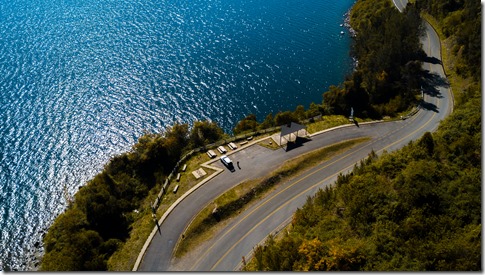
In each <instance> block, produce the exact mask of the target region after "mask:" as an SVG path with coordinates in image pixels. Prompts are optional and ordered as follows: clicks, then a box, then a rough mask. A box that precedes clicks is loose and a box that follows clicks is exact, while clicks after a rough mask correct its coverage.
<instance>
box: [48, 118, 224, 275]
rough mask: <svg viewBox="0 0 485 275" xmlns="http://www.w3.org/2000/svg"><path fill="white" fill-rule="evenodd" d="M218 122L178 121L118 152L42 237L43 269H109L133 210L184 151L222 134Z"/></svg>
mask: <svg viewBox="0 0 485 275" xmlns="http://www.w3.org/2000/svg"><path fill="white" fill-rule="evenodd" d="M223 135H224V133H223V131H222V130H221V128H220V127H218V126H217V124H216V123H214V122H208V121H199V122H195V123H194V125H193V127H192V130H191V131H189V126H188V125H187V124H175V125H174V126H173V127H171V128H168V129H167V130H166V131H165V132H164V133H162V134H146V135H144V136H142V137H141V138H140V139H139V140H138V143H137V144H135V145H134V146H133V148H132V150H131V152H128V153H125V154H122V155H119V156H116V157H114V158H112V159H111V161H110V162H109V163H108V164H107V165H106V166H105V168H104V170H103V171H102V172H101V173H99V174H98V175H96V176H95V177H94V179H92V180H91V181H89V182H88V183H87V184H86V185H85V186H83V187H82V188H81V189H80V190H79V191H78V192H77V193H76V195H75V197H74V201H73V202H72V203H71V204H70V205H69V207H68V208H67V210H66V211H65V212H64V213H62V214H61V215H59V216H58V217H57V218H56V220H55V221H54V224H53V225H52V226H51V227H50V228H49V231H48V233H47V234H46V236H45V238H44V248H45V255H44V257H43V259H42V264H41V270H46V271H47V270H76V271H82V270H107V261H108V259H109V257H110V256H111V255H112V254H113V253H114V252H115V251H116V249H117V248H118V247H119V245H120V244H121V243H122V242H123V241H124V240H126V238H127V237H128V236H129V232H130V226H131V224H132V223H133V215H134V214H133V210H135V209H139V208H140V204H141V202H142V201H143V200H144V199H145V198H146V196H147V195H148V192H149V191H150V190H151V189H152V188H153V187H154V186H155V184H156V183H157V182H163V179H164V177H166V176H167V175H168V174H169V173H170V171H172V169H173V167H174V166H175V164H176V163H177V161H178V160H179V159H180V157H181V156H182V154H183V153H185V152H187V151H189V150H190V149H192V148H195V147H199V146H202V145H205V144H210V143H213V142H215V141H218V140H220V139H222V138H223Z"/></svg>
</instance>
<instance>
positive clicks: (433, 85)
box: [421, 71, 450, 98]
mask: <svg viewBox="0 0 485 275" xmlns="http://www.w3.org/2000/svg"><path fill="white" fill-rule="evenodd" d="M421 86H422V88H423V92H424V93H425V94H427V95H429V96H431V97H436V98H443V96H442V95H441V92H440V90H439V89H438V88H439V87H445V88H448V87H449V86H450V84H449V83H448V81H447V80H446V79H445V78H443V77H442V76H440V75H438V74H434V73H430V72H429V71H425V72H423V83H422V85H421Z"/></svg>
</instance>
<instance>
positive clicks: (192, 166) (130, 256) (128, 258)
mask: <svg viewBox="0 0 485 275" xmlns="http://www.w3.org/2000/svg"><path fill="white" fill-rule="evenodd" d="M208 160H209V157H208V156H207V154H206V153H205V152H200V153H197V154H194V155H193V156H192V157H191V158H190V159H188V160H187V162H186V164H187V170H186V171H185V172H182V171H180V173H181V177H180V182H177V181H176V180H175V179H173V180H172V181H171V182H170V185H169V188H168V189H169V190H168V192H167V193H165V194H164V195H163V198H162V202H161V203H160V206H159V207H158V209H157V218H160V217H161V216H162V215H163V214H164V213H165V212H166V211H167V209H168V208H169V207H170V205H172V204H173V203H174V202H175V201H176V200H177V199H178V198H179V197H180V196H182V195H183V194H184V193H185V192H187V191H188V190H189V189H190V188H192V187H194V186H195V185H196V184H197V183H199V182H200V181H202V180H204V179H205V178H207V177H208V176H210V175H211V174H212V173H214V172H215V171H214V170H212V169H207V168H204V170H205V171H206V172H207V175H206V176H204V177H203V178H200V179H199V180H196V179H195V177H194V176H193V175H192V171H194V170H196V169H198V168H199V167H200V165H201V164H202V163H204V162H206V161H208ZM182 166H183V165H182ZM162 184H163V183H161V184H158V185H157V186H156V187H154V188H153V189H152V190H151V191H150V193H149V195H148V196H147V198H146V199H145V200H144V201H143V204H142V205H141V207H140V209H139V212H138V213H133V218H134V222H133V224H132V225H131V231H130V237H129V238H128V239H127V240H126V242H124V243H123V244H122V245H121V247H119V248H118V249H117V250H116V252H115V253H114V254H113V255H112V256H111V257H110V259H109V260H108V270H110V271H131V270H132V269H133V267H134V266H135V262H136V259H137V258H138V255H139V254H140V251H141V249H142V248H143V245H144V244H145V242H146V240H147V238H148V237H149V236H150V233H151V232H152V230H153V228H154V227H155V223H154V222H153V219H152V211H151V204H152V203H153V202H154V201H155V199H156V198H157V195H158V192H160V189H161V185H162ZM177 184H178V185H179V189H178V191H177V193H176V194H174V193H173V192H172V190H173V188H174V187H175V186H176V185H177Z"/></svg>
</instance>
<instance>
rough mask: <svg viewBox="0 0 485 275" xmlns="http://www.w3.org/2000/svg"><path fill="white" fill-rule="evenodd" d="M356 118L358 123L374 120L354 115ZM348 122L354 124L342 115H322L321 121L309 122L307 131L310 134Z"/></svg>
mask: <svg viewBox="0 0 485 275" xmlns="http://www.w3.org/2000/svg"><path fill="white" fill-rule="evenodd" d="M354 120H355V121H357V123H362V122H367V121H372V119H370V118H367V119H361V118H358V117H354ZM346 124H353V123H352V122H350V121H349V118H348V117H346V116H342V115H329V116H322V118H321V119H320V120H319V121H315V122H311V123H308V124H307V129H306V130H307V132H308V133H309V134H314V133H317V132H320V131H323V130H327V129H330V128H333V127H337V126H341V125H346Z"/></svg>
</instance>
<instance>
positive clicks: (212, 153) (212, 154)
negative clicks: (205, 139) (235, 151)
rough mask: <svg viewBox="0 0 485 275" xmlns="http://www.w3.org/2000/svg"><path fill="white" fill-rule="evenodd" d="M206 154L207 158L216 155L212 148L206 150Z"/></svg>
mask: <svg viewBox="0 0 485 275" xmlns="http://www.w3.org/2000/svg"><path fill="white" fill-rule="evenodd" d="M207 155H208V156H209V158H215V157H216V156H217V155H216V153H214V151H212V150H209V151H207Z"/></svg>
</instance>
